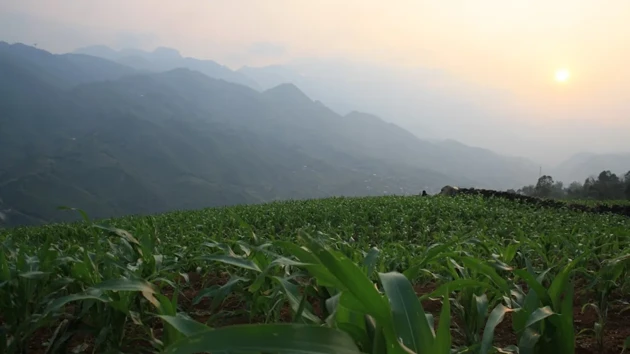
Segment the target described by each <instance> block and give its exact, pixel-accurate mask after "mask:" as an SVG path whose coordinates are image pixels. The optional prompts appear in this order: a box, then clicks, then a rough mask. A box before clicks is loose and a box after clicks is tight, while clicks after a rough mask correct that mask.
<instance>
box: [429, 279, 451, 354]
mask: <svg viewBox="0 0 630 354" xmlns="http://www.w3.org/2000/svg"><path fill="white" fill-rule="evenodd" d="M448 295H449V290H448V288H447V289H446V290H445V291H444V300H443V301H442V312H441V313H440V323H439V324H438V329H437V332H436V334H435V343H434V346H433V349H432V351H431V353H435V354H450V353H451V302H450V299H449V296H448Z"/></svg>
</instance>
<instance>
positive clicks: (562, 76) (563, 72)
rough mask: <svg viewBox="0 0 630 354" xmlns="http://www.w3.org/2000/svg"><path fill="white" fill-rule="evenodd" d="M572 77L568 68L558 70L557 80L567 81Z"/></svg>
mask: <svg viewBox="0 0 630 354" xmlns="http://www.w3.org/2000/svg"><path fill="white" fill-rule="evenodd" d="M570 77H571V73H570V72H569V70H567V69H559V70H557V71H556V81H558V82H567V81H568V80H569V78H570Z"/></svg>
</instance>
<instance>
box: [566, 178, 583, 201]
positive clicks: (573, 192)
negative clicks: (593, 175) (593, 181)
mask: <svg viewBox="0 0 630 354" xmlns="http://www.w3.org/2000/svg"><path fill="white" fill-rule="evenodd" d="M567 197H569V198H571V199H580V198H583V197H584V186H582V184H581V183H580V182H577V181H576V182H572V183H571V184H569V187H567Z"/></svg>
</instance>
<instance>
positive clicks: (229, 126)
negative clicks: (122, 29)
mask: <svg viewBox="0 0 630 354" xmlns="http://www.w3.org/2000/svg"><path fill="white" fill-rule="evenodd" d="M11 48H14V49H16V51H12V50H11ZM4 49H6V50H3V51H2V52H0V63H1V65H0V77H1V78H3V80H1V81H0V92H1V93H2V95H0V149H1V150H2V151H3V154H2V155H1V156H0V199H1V200H2V206H1V208H0V209H2V210H1V212H2V213H3V219H4V221H3V222H4V223H7V222H8V224H9V225H22V224H33V223H43V222H49V221H61V220H73V219H76V215H74V214H69V213H63V212H60V211H57V210H56V209H57V206H59V205H67V206H71V207H77V208H81V209H83V210H85V211H86V212H88V213H89V214H90V215H91V216H92V217H108V216H120V215H125V214H135V213H142V214H145V213H154V212H163V211H168V210H177V209H190V208H202V207H208V206H221V205H232V204H241V203H257V202H264V201H271V200H278V199H291V198H297V199H301V198H315V197H326V196H333V195H350V196H351V195H382V194H392V193H397V194H402V193H414V194H415V193H418V191H420V190H421V189H422V188H428V187H432V188H439V186H440V185H441V184H443V183H452V184H459V183H472V181H469V180H467V179H466V178H460V179H458V178H451V177H449V176H446V175H442V174H440V173H437V172H434V171H431V170H429V169H425V168H422V167H417V166H410V165H406V164H401V163H399V162H397V161H385V160H382V159H379V158H378V157H373V156H370V155H369V153H363V152H361V149H360V148H356V147H353V143H351V142H349V140H350V139H346V138H348V134H349V133H352V131H349V130H348V129H347V127H346V128H343V127H342V126H337V124H338V122H339V121H340V120H342V117H340V116H338V115H336V114H335V113H334V112H332V111H330V110H329V109H327V108H326V107H324V106H323V105H321V104H319V103H316V102H313V101H311V100H309V99H307V98H305V96H304V95H303V94H301V92H300V91H299V90H297V89H296V88H294V87H291V86H285V87H279V88H277V89H276V90H269V91H267V92H264V93H259V92H257V91H255V90H253V89H250V88H248V87H245V86H242V85H238V84H232V83H228V82H225V81H222V80H216V79H212V78H209V77H207V76H205V75H203V74H201V73H199V72H195V71H191V70H188V69H175V70H171V71H167V72H163V73H148V74H147V73H140V74H138V73H132V74H129V75H124V73H126V72H127V69H126V68H125V67H123V66H119V65H117V64H113V63H112V64H113V65H114V67H115V68H122V69H121V71H120V72H112V71H111V70H106V71H105V72H98V68H100V67H101V66H100V63H101V61H102V59H98V58H94V62H95V63H96V65H95V66H94V67H93V69H94V70H95V71H96V72H89V71H88V72H84V71H77V70H76V69H77V68H78V67H79V66H78V65H79V64H76V63H75V62H73V61H71V60H65V59H64V60H61V59H60V57H59V56H55V55H49V53H45V52H43V51H40V50H35V51H33V52H32V53H33V57H37V58H39V57H40V56H41V57H42V58H44V59H43V60H42V61H35V60H34V59H33V58H30V59H29V60H25V58H24V57H23V52H22V51H21V48H20V46H17V47H14V46H11V47H8V49H7V48H4ZM64 58H65V57H64ZM88 58H89V57H88ZM33 62H36V64H33ZM88 62H89V60H88ZM44 64H46V65H44ZM80 65H84V63H83V64H80ZM59 72H65V73H77V75H76V77H72V80H67V79H63V80H55V79H56V78H57V77H58V76H57V74H56V73H59ZM53 74H54V75H53ZM119 75H122V76H120V77H119V78H117V79H115V78H114V77H118V76H119ZM92 77H99V78H100V77H107V78H108V79H106V80H103V81H91V82H90V80H91V78H92ZM70 83H74V85H70V86H71V87H70V88H68V85H69V84H70ZM285 96H286V97H285ZM283 97H284V99H283ZM337 128H339V129H337ZM329 132H336V133H334V134H332V133H331V134H330V136H328V133H329ZM353 139H355V140H356V138H353Z"/></svg>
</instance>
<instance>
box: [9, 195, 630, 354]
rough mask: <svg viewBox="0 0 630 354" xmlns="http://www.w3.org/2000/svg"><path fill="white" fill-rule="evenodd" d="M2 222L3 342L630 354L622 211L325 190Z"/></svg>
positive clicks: (31, 347) (142, 348) (172, 349)
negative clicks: (161, 209) (116, 215)
mask: <svg viewBox="0 0 630 354" xmlns="http://www.w3.org/2000/svg"><path fill="white" fill-rule="evenodd" d="M66 212H73V213H81V215H83V217H84V221H83V222H81V223H74V224H52V225H46V226H41V227H26V228H16V229H6V230H0V244H1V247H2V252H0V353H180V354H184V353H204V352H208V353H313V354H315V353H344V354H346V353H347V354H350V353H374V354H377V353H379V354H380V353H383V354H384V353H393V354H398V353H420V354H450V353H473V354H477V353H478V354H486V353H521V354H528V353H532V354H534V353H535V354H546V353H550V354H551V353H553V354H572V353H622V352H624V351H626V346H628V345H629V344H630V339H628V338H629V337H630V277H629V276H628V275H629V274H628V269H629V262H630V249H629V248H628V245H629V241H630V218H628V217H624V216H620V215H608V214H592V213H581V212H575V211H569V210H565V209H553V208H539V207H535V206H531V205H528V204H521V203H519V202H515V201H509V200H505V199H501V198H483V197H480V196H471V195H460V196H456V197H452V198H451V197H439V196H435V197H426V198H423V197H395V196H392V197H374V198H331V199H323V200H310V201H288V202H278V203H271V204H265V205H252V206H238V207H229V208H217V209H207V210H198V211H179V212H172V213H167V214H162V215H155V216H129V217H126V218H120V219H112V220H96V221H92V220H90V219H89V216H88V215H87V214H85V213H83V212H82V211H78V210H67V211H66Z"/></svg>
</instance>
